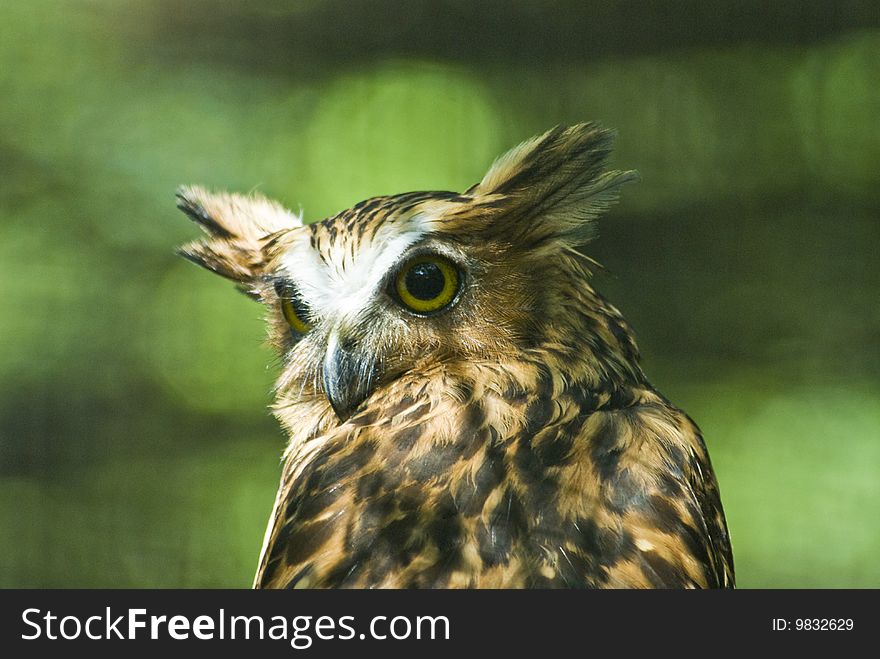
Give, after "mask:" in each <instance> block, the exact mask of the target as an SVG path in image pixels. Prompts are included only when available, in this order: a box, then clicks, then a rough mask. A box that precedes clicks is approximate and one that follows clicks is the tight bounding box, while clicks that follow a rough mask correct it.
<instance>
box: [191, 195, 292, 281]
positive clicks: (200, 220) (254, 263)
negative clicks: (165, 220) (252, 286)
mask: <svg viewBox="0 0 880 659" xmlns="http://www.w3.org/2000/svg"><path fill="white" fill-rule="evenodd" d="M177 207H178V208H179V209H180V210H182V211H183V212H184V213H185V214H186V215H187V216H188V217H189V218H190V219H191V220H193V221H194V222H196V223H197V224H198V225H199V226H200V227H201V228H202V230H203V231H204V232H205V233H206V234H207V235H208V237H207V238H206V239H204V240H197V241H195V242H192V243H189V244H188V245H184V246H183V247H181V248H180V249H179V250H178V254H180V255H181V256H183V257H184V258H186V259H189V260H190V261H192V262H193V263H196V264H198V265H200V266H202V267H203V268H207V269H208V270H211V271H212V272H216V273H217V274H219V275H221V276H223V277H227V278H228V279H233V280H235V281H238V282H240V283H246V282H249V281H251V280H253V279H254V278H255V277H257V276H259V275H260V274H261V273H262V271H263V270H264V268H265V265H266V263H265V261H266V259H265V253H264V246H265V243H266V240H267V238H269V237H271V236H274V235H275V234H277V233H279V232H282V231H288V230H290V229H295V228H297V227H301V226H302V218H300V217H298V216H296V215H294V214H293V213H291V212H290V211H289V210H287V209H286V208H284V207H282V206H281V205H280V204H278V203H276V202H274V201H272V200H270V199H267V198H265V197H263V196H261V195H256V194H254V195H250V196H244V195H238V194H229V193H225V192H220V193H211V192H208V191H207V190H205V189H203V188H200V187H196V186H188V187H181V188H179V189H178V190H177Z"/></svg>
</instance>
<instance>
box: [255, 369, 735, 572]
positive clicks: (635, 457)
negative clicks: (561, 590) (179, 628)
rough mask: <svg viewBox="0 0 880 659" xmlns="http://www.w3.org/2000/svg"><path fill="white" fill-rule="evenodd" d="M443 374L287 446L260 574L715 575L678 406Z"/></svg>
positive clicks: (615, 393)
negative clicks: (310, 443)
mask: <svg viewBox="0 0 880 659" xmlns="http://www.w3.org/2000/svg"><path fill="white" fill-rule="evenodd" d="M453 380H454V381H450V380H449V379H447V380H446V381H444V382H443V383H442V387H438V390H440V389H442V391H444V392H450V391H451V392H453V395H449V394H448V393H446V394H444V395H439V396H432V395H431V393H430V389H426V388H425V387H422V388H421V395H411V394H410V393H406V394H403V395H399V392H398V396H399V397H398V399H397V400H396V402H395V400H393V399H392V398H391V397H390V396H388V397H386V398H384V399H380V400H378V401H376V402H375V403H374V404H372V405H370V406H368V407H367V408H366V409H365V410H364V411H363V412H361V413H360V414H358V415H356V416H355V417H353V418H352V419H351V420H349V421H348V422H347V423H346V424H343V425H342V426H340V427H339V428H338V429H336V430H335V431H334V432H332V433H330V434H329V435H328V437H327V438H326V440H325V441H324V442H323V444H322V445H321V446H320V448H319V449H317V450H313V451H311V452H309V454H308V455H307V457H305V458H303V459H304V460H305V461H306V464H302V463H300V462H298V461H297V458H296V456H295V455H292V456H291V460H290V462H289V463H288V467H287V473H288V475H289V478H288V480H287V482H286V483H283V485H282V492H283V493H284V494H283V496H280V497H279V501H280V502H281V503H280V504H279V508H278V509H277V510H276V523H275V537H274V538H273V541H272V547H273V551H272V552H270V554H269V555H268V556H266V557H265V562H264V568H263V569H262V570H261V572H262V583H261V585H264V586H276V587H278V586H280V587H284V586H286V587H614V586H645V587H648V586H681V585H694V586H709V585H719V584H723V573H724V565H723V563H724V561H723V560H722V558H719V557H720V556H722V555H723V554H724V551H725V550H724V547H726V528H724V529H723V530H722V527H723V518H722V519H720V523H721V525H722V527H719V526H718V523H719V522H718V519H717V518H718V512H717V511H716V510H715V509H714V506H715V504H714V503H713V501H712V500H711V498H712V497H711V492H712V491H713V487H714V477H711V468H708V467H707V466H703V468H702V472H701V473H702V474H703V475H704V476H705V474H707V473H708V474H709V477H710V479H711V483H706V482H699V483H692V482H691V481H692V480H693V478H694V474H695V473H696V472H697V471H699V468H698V467H697V468H695V465H697V463H699V462H700V461H702V460H704V456H705V452H704V451H702V441H701V440H700V439H699V435H696V434H693V435H692V436H688V433H687V428H686V426H687V424H688V423H689V421H688V420H687V419H686V417H684V415H681V413H679V412H677V410H674V408H670V407H668V405H667V404H666V403H665V402H664V401H662V399H660V398H659V397H657V396H656V395H655V394H653V393H652V392H649V391H644V390H643V391H635V390H630V391H619V390H607V391H590V390H588V389H586V388H585V387H580V386H577V385H576V384H575V385H574V386H568V387H566V388H564V389H562V390H556V388H555V387H554V383H553V382H551V381H542V380H541V378H540V377H539V378H538V380H537V381H533V382H532V383H531V384H532V385H533V386H532V387H531V388H524V387H522V386H520V385H521V384H522V383H521V382H520V383H518V384H513V385H512V384H511V383H507V385H506V386H505V387H497V386H486V383H480V382H479V381H477V380H474V379H470V380H468V379H465V378H461V377H458V378H453ZM391 395H393V392H392V393H391ZM704 480H705V479H704ZM707 488H708V490H707ZM718 510H720V507H718ZM713 519H714V521H713ZM713 534H714V535H715V536H718V537H717V539H716V540H717V541H716V544H718V545H719V546H718V547H714V546H713V544H712V543H713V539H712V536H713ZM722 545H723V546H722Z"/></svg>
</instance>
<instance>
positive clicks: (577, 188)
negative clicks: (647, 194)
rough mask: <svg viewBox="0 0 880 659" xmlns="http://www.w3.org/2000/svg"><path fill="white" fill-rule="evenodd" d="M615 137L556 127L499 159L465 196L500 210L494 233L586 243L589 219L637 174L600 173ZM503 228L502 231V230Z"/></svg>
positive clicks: (582, 127) (595, 129)
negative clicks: (514, 233)
mask: <svg viewBox="0 0 880 659" xmlns="http://www.w3.org/2000/svg"><path fill="white" fill-rule="evenodd" d="M615 137H616V133H615V132H614V131H611V130H607V129H604V128H602V127H601V126H599V125H597V124H594V123H582V124H576V125H574V126H569V127H560V126H557V127H556V128H553V129H551V130H549V131H547V132H546V133H544V134H543V135H539V136H537V137H534V138H532V139H530V140H527V141H526V142H523V143H522V144H520V145H519V146H517V147H514V148H513V149H511V150H510V151H508V152H507V153H506V154H504V155H503V156H501V157H500V158H498V159H497V160H496V161H495V162H494V163H493V165H492V167H491V168H490V169H489V171H488V172H487V173H486V175H485V176H484V177H483V180H482V181H480V182H479V183H478V184H477V185H475V186H474V187H473V188H471V189H470V190H469V191H468V193H469V194H471V195H473V196H475V197H478V198H479V197H483V198H485V199H486V200H487V201H491V202H492V205H493V206H495V207H496V208H499V209H500V210H501V211H502V213H503V214H504V217H505V220H504V221H502V222H498V224H497V226H496V228H498V229H501V230H503V231H505V232H510V231H514V232H516V231H517V230H518V229H519V230H521V232H522V234H521V235H520V238H525V237H529V238H531V239H532V240H534V241H537V242H543V240H544V239H546V238H549V237H552V236H554V235H555V236H558V237H559V238H562V239H563V240H565V241H566V242H569V243H572V244H575V243H579V242H585V241H586V240H588V239H589V238H590V235H591V232H592V220H594V219H595V218H596V217H598V216H599V215H600V214H601V213H602V212H604V211H605V210H607V209H608V208H609V207H610V206H611V205H612V204H613V203H614V202H615V201H616V200H617V195H618V191H619V188H620V186H621V185H623V184H624V183H628V182H630V181H636V180H638V173H637V172H635V171H616V170H615V171H607V172H606V171H603V169H604V166H605V162H606V161H607V159H608V156H609V155H610V154H611V150H612V146H613V143H614V138H615ZM501 225H503V228H502V226H501Z"/></svg>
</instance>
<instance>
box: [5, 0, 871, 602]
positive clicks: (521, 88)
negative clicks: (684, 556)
mask: <svg viewBox="0 0 880 659" xmlns="http://www.w3.org/2000/svg"><path fill="white" fill-rule="evenodd" d="M768 5H771V6H769V7H768ZM589 119H593V120H599V121H601V122H603V123H605V124H606V125H609V126H613V127H616V128H618V129H619V131H620V139H619V142H618V149H617V152H616V155H615V164H616V165H618V166H620V167H626V168H637V169H639V170H640V171H641V174H642V179H643V180H642V183H641V184H639V185H636V186H629V187H628V188H627V189H626V190H625V191H624V194H623V199H622V202H621V204H620V205H619V206H618V207H617V208H615V210H614V211H613V212H612V213H611V214H610V215H609V216H607V217H606V218H605V219H604V221H603V222H602V225H601V236H600V239H599V240H598V241H597V242H596V243H594V245H593V247H592V252H591V253H592V255H593V256H594V257H596V258H597V259H598V260H599V261H601V262H602V263H604V264H605V265H606V266H607V268H608V271H609V272H608V273H605V274H603V275H601V276H600V277H599V278H598V281H597V285H598V287H599V288H600V290H602V291H603V292H605V293H606V294H607V295H608V296H609V297H610V298H611V299H612V300H613V301H614V302H615V303H616V304H617V305H618V306H619V307H620V308H621V309H622V311H623V312H624V314H625V315H626V316H627V318H628V319H629V320H630V322H631V323H632V324H633V326H634V327H635V329H636V331H637V334H638V336H639V339H640V343H641V347H642V351H643V353H644V355H645V358H644V365H645V368H646V371H647V372H648V374H649V376H650V377H651V378H652V380H653V382H654V383H655V384H656V385H657V387H658V388H659V389H660V390H661V391H663V392H664V393H665V394H666V395H667V396H669V397H670V398H671V399H672V400H673V401H675V402H676V403H677V404H679V405H680V406H681V407H683V408H684V409H685V410H687V411H688V412H689V413H690V414H691V415H692V416H693V417H694V418H695V419H696V420H697V422H698V423H699V424H700V425H701V426H702V428H703V430H704V433H705V435H706V440H707V443H708V445H709V448H710V450H711V453H712V457H713V460H714V463H715V466H716V469H717V472H718V477H719V480H720V484H721V490H722V495H723V500H724V503H725V508H726V510H727V515H728V520H729V524H730V530H731V534H732V537H733V545H734V551H735V556H736V563H737V576H738V581H739V584H740V585H741V586H743V587H771V586H778V587H798V586H800V587H846V586H849V587H880V561H878V560H877V557H878V555H880V477H878V474H880V295H878V293H880V256H878V255H880V222H878V220H880V213H878V210H880V185H878V183H880V10H878V7H877V3H876V2H875V1H874V0H866V1H842V2H835V3H831V2H825V1H817V0H803V1H797V2H796V1H794V0H779V1H777V2H774V3H766V2H758V1H756V0H748V1H742V2H719V1H717V0H678V1H660V0H656V1H651V2H642V3H632V2H623V1H622V0H621V1H607V2H597V3H584V2H546V1H543V2H542V1H539V0H531V1H526V2H517V3H502V2H498V1H487V2H480V3H471V2H453V1H451V0H447V1H444V2H438V1H433V2H429V1H427V0H414V1H410V2H407V3H400V2H397V1H396V0H395V1H391V0H385V1H381V2H369V3H368V2H363V3H353V2H347V1H344V0H308V1H300V2H281V1H280V0H275V1H270V2H260V3H252V2H246V1H245V0H234V1H231V0H227V1H225V2H216V1H210V2H209V1H208V0H195V1H193V0H190V1H183V0H158V1H150V2H145V1H142V0H141V1H135V0H115V1H114V0H81V1H73V0H70V1H67V2H62V1H58V0H56V1H54V2H53V1H49V0H28V1H27V2H25V1H24V0H22V1H20V2H19V1H15V0H7V1H5V2H2V3H0V586H6V587H10V586H27V587H30V586H59V587H63V586H110V587H116V586H118V587H141V586H159V587H166V586H185V587H189V586H210V587H213V586H247V585H249V584H250V581H251V577H252V574H253V571H254V568H255V565H256V560H257V554H258V552H259V548H260V544H261V540H262V535H263V530H264V527H265V523H266V520H267V517H268V514H269V510H270V507H271V504H272V498H273V495H274V492H275V486H276V482H277V477H278V473H279V465H278V461H279V457H280V453H281V450H282V448H283V443H284V438H283V436H282V434H281V432H280V430H279V429H278V428H277V427H276V424H275V422H274V421H273V420H272V418H271V417H270V416H269V414H268V412H267V411H266V404H267V403H268V402H269V389H270V386H271V382H272V379H273V366H272V364H273V358H272V355H271V354H270V353H269V351H268V350H267V348H265V347H263V346H262V344H261V342H262V338H263V327H262V323H261V310H260V309H259V308H258V306H257V305H255V304H253V303H252V302H250V301H249V300H247V299H246V298H245V297H244V296H241V295H237V294H236V293H235V292H234V290H233V288H232V286H231V285H229V284H227V283H225V282H223V281H221V280H220V279H219V278H217V277H213V276H211V275H209V274H208V273H205V272H203V271H200V270H198V269H196V268H195V267H193V266H192V265H190V264H188V263H186V262H184V261H183V260H181V259H178V258H176V257H175V256H174V255H173V249H174V247H175V246H176V245H178V244H180V243H181V242H184V241H186V240H188V239H190V238H193V237H195V235H196V234H197V231H196V229H195V227H193V226H192V225H190V224H189V223H188V222H187V220H186V219H185V218H184V217H183V216H182V215H181V214H179V213H178V212H177V211H176V210H175V209H174V199H173V193H174V189H175V188H176V186H177V185H178V184H181V183H201V184H206V185H209V186H212V187H220V188H229V189H232V190H238V191H248V190H253V189H259V190H261V191H262V192H264V193H265V194H268V195H270V196H274V197H277V198H279V199H281V200H282V201H283V202H285V203H286V204H287V205H289V206H290V207H292V208H294V209H295V210H298V209H299V208H302V209H303V210H304V212H305V215H306V217H307V218H309V219H319V218H321V217H323V216H325V215H327V214H330V213H333V212H335V211H336V210H339V209H341V208H344V207H347V206H348V205H350V204H352V203H354V202H356V201H358V200H359V199H362V198H364V197H368V196H372V195H376V194H383V193H393V192H401V191H404V190H411V189H420V188H429V189H443V188H446V189H452V190H460V189H463V188H465V187H467V186H469V185H470V184H471V183H473V182H475V181H477V180H478V179H479V178H480V176H481V175H482V173H483V172H484V171H485V169H486V168H487V166H488V165H489V163H490V162H491V160H492V158H493V157H494V156H496V155H498V154H499V153H501V152H502V151H504V150H505V149H506V148H508V147H510V146H512V145H513V144H516V143H517V142H519V141H521V140H522V139H524V138H527V137H529V136H531V135H533V134H535V133H538V132H541V131H543V130H545V129H547V128H549V127H550V126H552V125H554V124H558V123H566V122H575V121H581V120H589ZM267 365H268V366H267Z"/></svg>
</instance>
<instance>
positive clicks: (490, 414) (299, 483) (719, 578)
mask: <svg viewBox="0 0 880 659" xmlns="http://www.w3.org/2000/svg"><path fill="white" fill-rule="evenodd" d="M611 142H612V135H611V133H610V132H609V131H605V130H603V129H601V128H599V127H597V126H596V125H593V124H579V125H576V126H572V127H570V128H556V129H553V130H551V131H549V132H547V133H545V134H544V135H542V136H539V137H537V138H534V139H532V140H530V141H528V142H525V143H524V144H522V145H520V146H519V147H517V148H515V149H513V150H512V151H510V152H509V153H508V154H506V155H505V156H503V157H502V158H500V159H499V160H498V161H496V163H495V164H494V165H493V166H492V168H491V169H490V170H489V172H488V173H487V174H486V176H485V177H484V178H483V180H482V181H481V182H480V183H478V184H477V185H475V186H473V187H471V188H470V189H468V190H467V191H465V192H463V193H460V194H459V193H452V192H423V193H409V194H402V195H396V196H388V197H376V198H373V199H369V200H367V201H364V202H361V203H359V204H357V205H356V206H354V207H353V208H351V209H349V210H346V211H343V212H341V213H339V214H338V215H336V216H335V217H332V218H329V219H326V220H323V221H321V222H317V223H314V224H310V225H302V223H301V221H300V219H299V218H297V217H296V216H294V215H293V214H291V213H290V212H288V211H286V210H284V209H283V208H281V207H280V206H278V205H277V204H275V203H274V202H270V201H268V200H265V199H263V198H260V197H256V196H251V197H242V196H238V195H226V194H210V193H208V192H205V191H203V190H201V189H198V188H186V189H182V190H181V192H180V193H179V198H180V207H181V208H182V209H183V210H184V211H185V212H186V213H187V214H188V215H190V217H192V218H193V219H194V220H196V221H197V222H198V223H199V224H200V225H201V226H202V227H203V228H204V229H205V231H206V232H207V233H208V238H207V239H205V240H203V241H199V242H196V243H193V244H191V245H188V246H187V247H185V248H183V250H182V253H183V254H184V255H185V256H187V257H188V258H190V259H191V260H193V261H195V262H197V263H199V264H201V265H203V266H205V267H207V268H209V269H211V270H213V271H215V272H217V273H219V274H221V275H223V276H225V277H228V278H230V279H232V280H234V281H236V282H237V283H238V284H239V286H240V287H241V288H242V289H243V290H245V291H246V292H247V293H249V294H250V295H252V296H254V297H256V298H258V299H260V300H261V301H262V302H263V303H264V304H265V305H266V306H267V308H268V315H269V324H270V337H271V340H272V341H273V343H274V344H275V345H276V346H277V348H278V350H279V352H280V354H281V355H282V359H283V366H282V372H281V375H280V377H279V380H278V383H277V400H276V403H275V406H274V409H275V414H276V416H277V418H278V419H279V420H280V422H281V423H282V424H283V426H284V427H285V429H286V430H287V432H288V433H289V435H290V443H289V445H288V447H287V449H286V452H285V457H284V466H283V473H282V477H281V484H280V487H279V490H278V496H277V499H276V502H275V506H274V509H273V512H272V515H271V518H270V522H269V527H268V530H267V534H266V539H265V544H264V548H263V553H262V557H261V560H260V565H259V569H258V572H257V575H256V580H255V586H257V587H270V588H276V587H478V588H486V587H489V588H496V587H505V588H506V587H673V588H677V587H700V588H705V587H732V586H733V583H734V573H733V558H732V554H731V550H730V543H729V539H728V535H727V527H726V523H725V519H724V513H723V510H722V507H721V502H720V499H719V495H718V487H717V484H716V481H715V476H714V473H713V471H712V467H711V464H710V461H709V456H708V454H707V452H706V447H705V445H704V443H703V440H702V438H701V436H700V432H699V430H698V428H697V427H696V425H695V424H694V423H693V422H692V421H691V420H690V419H689V418H688V417H687V415H685V414H684V413H683V412H681V411H680V410H678V409H676V408H675V407H674V406H673V405H672V404H671V403H669V401H667V400H666V399H665V398H664V397H663V396H662V395H661V394H659V393H658V392H657V391H656V390H655V389H654V388H653V387H652V386H651V384H650V383H649V382H648V380H647V379H646V377H645V375H644V374H643V372H642V370H641V368H640V367H639V365H638V349H637V347H636V343H635V340H634V338H633V334H632V331H631V330H630V328H629V326H628V325H627V323H626V321H625V320H624V319H623V318H622V317H621V315H620V313H619V312H618V310H617V309H616V308H614V307H613V306H612V305H611V304H609V303H608V302H607V301H606V300H605V299H604V298H603V297H602V296H601V295H599V294H598V293H597V292H595V291H594V290H593V289H592V288H591V286H590V284H589V279H590V274H591V270H592V268H593V267H594V265H595V264H594V262H593V261H592V260H590V259H589V257H587V256H585V255H584V254H583V253H582V251H581V250H582V248H583V246H584V245H585V244H586V243H587V242H589V240H590V238H591V236H592V231H593V222H594V220H595V219H596V217H597V216H598V215H599V214H600V213H601V212H602V211H604V210H605V209H606V208H607V207H608V206H609V205H610V204H611V203H612V202H613V201H614V200H615V199H616V196H617V193H618V189H619V187H620V186H621V185H622V184H623V183H626V182H628V181H630V180H633V179H634V178H635V174H634V173H633V172H619V171H610V172H606V171H604V170H603V165H604V162H605V160H606V158H607V155H608V153H609V152H610V148H611ZM416 266H418V267H416ZM450 268H451V269H452V270H450ZM453 271H454V272H453ZM452 283H454V284H455V285H456V289H455V291H454V292H455V296H454V298H453V297H451V295H452V288H451V287H450V286H451V285H452ZM443 285H446V289H443V290H441V288H442V286H443ZM438 291H439V292H438ZM444 291H445V292H444ZM411 293H412V295H411ZM435 293H436V296H435ZM413 295H414V297H413ZM431 296H434V297H431ZM444 296H445V297H444ZM425 300H427V302H425ZM436 300H440V301H441V302H443V304H444V306H443V307H442V308H440V309H439V310H438V311H436V312H435V311H430V312H425V313H421V312H419V313H416V312H415V311H414V309H416V308H419V309H420V308H422V306H425V307H426V308H427V306H426V305H429V304H430V305H433V304H435V303H436V302H435V301H436ZM450 300H451V301H450ZM412 305H422V306H419V307H414V306H412ZM296 330H299V331H296Z"/></svg>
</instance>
